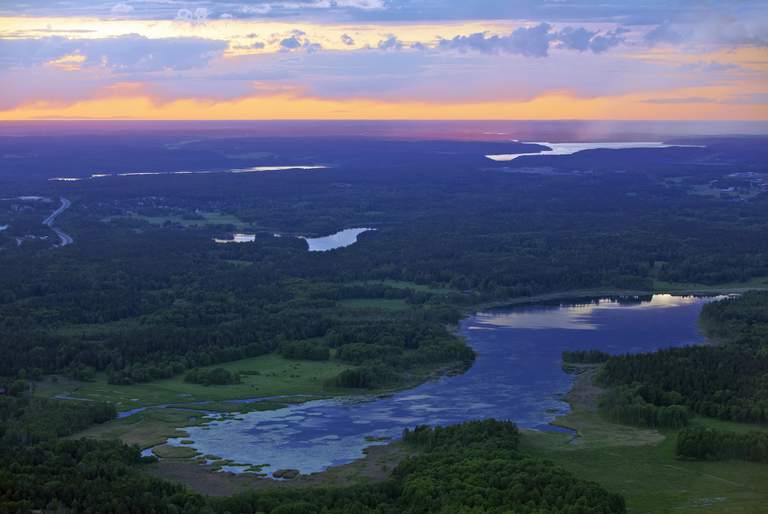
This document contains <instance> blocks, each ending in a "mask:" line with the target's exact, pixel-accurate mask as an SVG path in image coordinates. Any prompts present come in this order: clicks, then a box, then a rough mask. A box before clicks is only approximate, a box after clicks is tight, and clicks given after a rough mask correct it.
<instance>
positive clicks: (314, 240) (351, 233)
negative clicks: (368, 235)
mask: <svg viewBox="0 0 768 514" xmlns="http://www.w3.org/2000/svg"><path fill="white" fill-rule="evenodd" d="M371 230H376V229H375V228H347V229H344V230H340V231H339V232H336V233H335V234H331V235H328V236H323V237H304V236H299V237H300V239H303V240H304V241H306V242H307V244H308V245H309V251H310V252H327V251H328V250H335V249H337V248H344V247H345V246H349V245H351V244H354V243H356V242H357V236H359V235H360V234H362V233H363V232H368V231H371Z"/></svg>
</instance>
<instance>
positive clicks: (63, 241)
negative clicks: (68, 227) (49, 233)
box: [43, 196, 75, 246]
mask: <svg viewBox="0 0 768 514" xmlns="http://www.w3.org/2000/svg"><path fill="white" fill-rule="evenodd" d="M59 199H60V200H61V205H60V206H59V208H58V209H56V210H55V211H53V212H52V213H51V214H50V216H48V217H47V218H45V219H44V220H43V225H45V226H47V227H48V228H50V229H51V230H53V231H54V232H56V235H57V236H59V240H60V243H59V244H58V246H67V245H71V244H72V243H74V242H75V240H74V239H72V236H70V235H69V234H67V233H66V232H64V231H62V230H61V229H59V228H57V227H54V226H53V222H54V221H56V218H57V217H58V216H59V214H61V213H62V212H64V211H66V210H67V209H68V208H69V206H70V205H72V202H70V201H69V200H67V199H66V198H64V197H63V196H62V197H61V198H59Z"/></svg>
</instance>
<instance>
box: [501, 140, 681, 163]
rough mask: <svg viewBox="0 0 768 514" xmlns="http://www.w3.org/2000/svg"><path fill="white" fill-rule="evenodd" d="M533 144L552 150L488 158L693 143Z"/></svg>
mask: <svg viewBox="0 0 768 514" xmlns="http://www.w3.org/2000/svg"><path fill="white" fill-rule="evenodd" d="M530 144H533V145H542V146H546V147H549V148H550V149H551V150H544V151H542V152H524V153H509V154H496V155H486V157H487V158H488V159H491V160H492V161H501V162H503V161H513V160H515V159H517V158H518V157H522V156H524V155H571V154H574V153H576V152H581V151H582V150H596V149H605V150H625V149H628V148H671V147H680V146H691V145H667V144H664V143H661V142H654V141H626V142H619V143H547V142H543V143H530Z"/></svg>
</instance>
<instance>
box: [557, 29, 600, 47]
mask: <svg viewBox="0 0 768 514" xmlns="http://www.w3.org/2000/svg"><path fill="white" fill-rule="evenodd" d="M596 34H597V32H593V31H591V30H587V29H585V28H584V27H578V28H574V27H565V28H564V29H563V30H561V31H560V33H559V35H558V39H559V40H560V43H561V44H562V46H563V47H565V48H570V49H572V50H578V51H580V52H584V51H586V50H589V45H590V41H591V40H592V38H593V37H595V35H596Z"/></svg>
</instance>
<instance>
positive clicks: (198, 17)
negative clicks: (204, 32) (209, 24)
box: [176, 7, 208, 24]
mask: <svg viewBox="0 0 768 514" xmlns="http://www.w3.org/2000/svg"><path fill="white" fill-rule="evenodd" d="M176 19H177V20H179V21H186V22H189V23H195V24H197V23H205V22H206V21H207V20H208V9H206V8H205V7H196V8H195V9H194V10H192V9H179V10H178V11H176Z"/></svg>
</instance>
